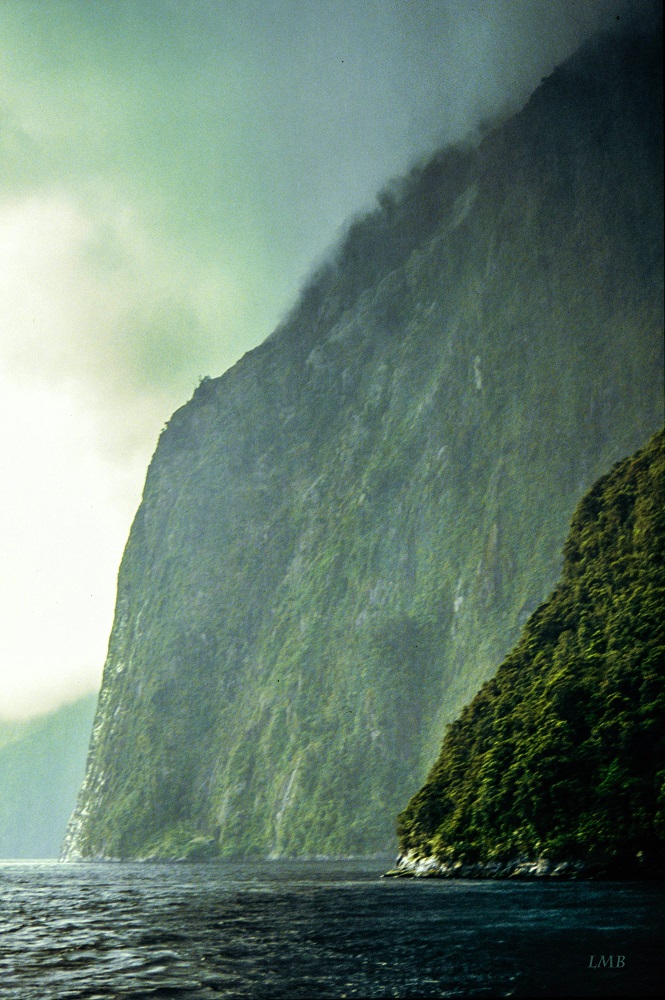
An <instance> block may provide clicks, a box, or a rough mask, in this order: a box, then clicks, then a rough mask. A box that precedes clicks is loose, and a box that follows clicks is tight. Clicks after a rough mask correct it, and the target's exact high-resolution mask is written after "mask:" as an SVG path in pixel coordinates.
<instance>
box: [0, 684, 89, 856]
mask: <svg viewBox="0 0 665 1000" xmlns="http://www.w3.org/2000/svg"><path fill="white" fill-rule="evenodd" d="M96 703H97V696H96V695H89V696H88V697H86V698H81V699H80V700H79V701H76V702H73V703H72V704H71V705H64V706H63V707H62V708H59V709H58V710H57V711H55V712H52V713H50V714H49V715H45V716H40V717H39V718H37V719H30V720H29V721H26V722H21V723H0V857H2V858H57V857H58V855H59V854H60V849H61V845H62V839H63V837H64V834H65V830H66V828H67V822H68V820H69V818H70V816H71V814H72V811H73V809H74V806H75V804H76V796H77V793H78V791H79V788H80V787H81V782H82V781H83V776H84V774H85V763H86V757H87V754H88V744H89V742H90V732H91V730H92V720H93V717H94V714H95V705H96Z"/></svg>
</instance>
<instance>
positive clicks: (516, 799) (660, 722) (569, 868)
mask: <svg viewBox="0 0 665 1000" xmlns="http://www.w3.org/2000/svg"><path fill="white" fill-rule="evenodd" d="M564 554H565V560H564V567H563V576H562V579H561V581H560V582H559V584H558V585H557V588H556V589H555V591H554V593H553V594H552V595H551V597H550V598H549V600H548V601H546V602H545V603H544V604H543V605H542V606H541V607H540V608H538V610H537V611H535V612H534V614H533V615H532V616H531V618H530V619H529V621H528V622H527V624H526V626H525V628H524V632H523V634H522V637H521V639H520V642H519V644H518V645H517V647H516V648H515V649H514V650H513V651H512V652H511V653H510V655H509V656H508V657H507V659H506V660H505V661H504V663H503V664H502V665H501V666H500V668H499V670H498V671H497V674H496V677H494V678H493V679H492V680H491V681H489V682H488V683H486V684H485V685H484V686H483V688H482V689H481V691H480V692H479V693H478V694H477V695H476V697H475V698H474V699H473V701H472V702H471V704H470V705H469V706H467V707H466V708H465V709H464V711H463V712H462V714H461V716H460V718H459V719H458V720H457V721H456V722H454V723H453V724H452V726H450V727H449V728H448V732H447V734H446V738H445V740H444V743H443V747H442V750H441V754H440V756H439V759H438V761H437V763H436V764H435V766H434V767H433V768H432V771H431V773H430V775H429V777H428V779H427V781H426V783H425V785H424V786H423V788H422V789H421V790H420V791H419V792H418V793H417V794H416V795H415V796H414V797H413V799H412V800H411V802H410V803H409V805H408V807H407V808H406V809H405V810H404V812H403V813H402V815H401V816H400V849H401V851H402V852H403V857H402V859H401V861H402V863H401V871H402V872H404V873H409V872H411V873H416V874H428V875H432V874H444V875H445V874H448V875H450V874H463V875H465V876H467V877H468V876H469V875H470V874H481V875H482V874H496V873H507V872H505V866H506V862H507V863H508V872H509V873H511V874H514V873H515V871H518V872H521V873H523V874H528V873H531V874H550V873H551V872H552V871H555V872H556V873H557V874H567V873H570V874H576V873H578V872H579V871H580V870H581V871H585V870H586V871H588V870H594V869H596V870H598V871H603V870H605V871H609V872H610V873H613V874H615V875H616V874H620V873H622V874H625V873H629V874H633V875H635V874H638V873H640V872H641V871H644V872H649V873H653V872H658V873H659V874H660V875H661V876H662V874H663V871H664V870H665V863H664V862H665V850H664V848H665V623H664V621H663V607H664V606H665V431H660V432H659V433H658V434H656V435H655V436H654V438H653V439H652V440H651V441H650V442H649V444H648V446H647V447H645V448H644V449H642V450H641V451H639V452H637V454H636V455H634V456H633V457H632V458H628V459H626V460H625V461H623V462H621V463H619V464H618V465H617V466H616V467H615V468H614V469H613V470H612V472H611V473H609V474H608V475H606V476H604V477H603V478H602V479H600V480H599V482H597V483H596V484H595V485H594V487H593V488H592V489H591V490H590V491H589V493H587V494H586V496H585V497H584V499H583V500H582V502H581V503H580V504H579V506H578V508H577V510H576V511H575V515H574V517H573V521H572V525H571V530H570V535H569V536H568V539H567V541H566V545H565V549H564ZM516 859H517V864H516V863H515V862H516ZM526 859H530V860H531V862H532V864H531V865H529V864H528V863H525V861H526ZM557 863H558V864H559V867H558V868H557V867H556V866H557Z"/></svg>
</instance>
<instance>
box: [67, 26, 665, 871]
mask: <svg viewBox="0 0 665 1000" xmlns="http://www.w3.org/2000/svg"><path fill="white" fill-rule="evenodd" d="M661 97H662V57H661V50H660V38H659V36H658V34H657V33H655V34H654V35H653V36H650V35H645V34H632V35H630V34H629V35H625V36H623V37H618V36H617V37H615V36H608V37H604V38H601V39H598V40H596V41H594V42H593V43H589V44H588V45H587V46H585V48H584V49H583V50H582V51H581V52H580V53H579V54H578V55H577V56H576V57H575V58H573V59H572V60H570V61H569V62H568V63H566V64H565V65H563V66H562V67H561V68H560V69H558V70H557V71H556V72H555V73H554V74H553V75H552V76H551V77H548V78H547V79H546V80H545V81H544V82H543V83H542V85H541V87H540V88H539V89H538V90H537V91H536V93H535V94H534V95H533V97H532V98H531V100H530V101H529V102H528V104H527V105H526V106H525V108H524V109H523V110H522V111H521V112H520V113H519V114H518V115H517V116H515V117H514V118H512V119H511V120H509V121H507V122H506V123H504V124H503V126H501V127H500V128H498V129H497V130H496V131H494V132H492V133H491V134H489V135H487V136H486V138H485V139H484V140H483V141H482V142H481V143H480V145H479V146H478V147H477V148H469V149H449V150H446V151H444V152H442V153H440V154H439V155H437V156H435V157H434V158H433V159H432V160H431V161H430V162H428V163H427V164H425V165H424V166H422V167H419V168H416V169H414V170H413V171H412V173H411V175H410V176H408V177H406V178H404V179H403V180H402V181H399V182H394V183H392V184H391V185H389V186H388V188H387V189H386V190H385V191H383V192H382V193H381V195H380V196H379V199H378V207H377V208H376V210H375V211H374V212H371V213H370V214H368V215H367V216H365V217H364V218H361V219H358V220H356V221H354V222H353V224H352V225H351V226H350V227H349V230H348V232H347V234H346V236H345V238H344V240H343V241H342V242H341V243H340V245H339V247H337V249H336V250H335V252H334V253H333V254H332V255H331V258H330V260H329V261H328V262H327V263H326V264H324V265H323V266H322V267H321V269H320V270H319V272H318V274H316V275H315V277H314V278H313V279H312V280H311V282H310V283H309V285H308V286H307V287H306V289H305V290H304V292H303V294H302V296H301V298H300V300H299V302H298V303H297V305H296V306H295V308H294V310H293V312H292V314H291V315H290V316H289V317H288V318H287V319H286V320H285V321H284V323H283V324H282V325H281V326H280V327H279V328H278V329H277V330H276V331H275V333H274V334H273V335H272V336H271V337H269V338H268V340H267V341H266V342H265V343H263V344H262V345H261V346H260V347H258V348H257V349H256V350H254V351H252V352H250V353H249V354H247V355H246V356H245V357H244V358H242V359H241V360H240V361H239V362H238V363H237V364H236V365H235V367H234V368H232V369H231V370H230V371H228V372H226V373H225V374H224V375H223V376H222V377H221V378H218V379H206V380H204V381H203V382H202V383H201V385H200V386H199V387H198V389H197V391H196V392H195V394H194V396H193V398H192V400H191V401H190V402H189V403H187V405H186V406H184V407H182V408H181V409H180V410H178V411H177V412H176V413H175V414H174V415H173V417H172V418H171V420H170V421H169V423H168V425H167V427H166V428H165V430H164V432H163V433H162V435H161V437H160V440H159V444H158V447H157V450H156V452H155V455H154V458H153V460H152V463H151V465H150V468H149V471H148V475H147V480H146V485H145V490H144V495H143V500H142V503H141V505H140V508H139V510H138V512H137V515H136V519H135V521H134V524H133V526H132V530H131V534H130V537H129V541H128V544H127V548H126V551H125V554H124V558H123V561H122V565H121V568H120V572H119V578H118V598H117V606H116V614H115V621H114V625H113V630H112V634H111V638H110V643H109V651H108V659H107V662H106V666H105V672H104V681H103V687H102V692H101V697H100V702H99V710H98V714H97V718H96V722H95V726H94V734H93V740H92V745H91V754H90V759H89V766H88V771H87V775H86V779H85V782H84V785H83V788H82V790H81V794H80V797H79V801H78V806H77V810H76V812H75V814H74V816H73V818H72V821H71V824H70V827H69V832H68V835H67V839H66V843H65V848H64V856H65V857H67V858H70V859H73V858H81V857H147V856H163V857H186V856H187V857H206V856H214V855H216V854H219V853H221V854H227V855H232V854H247V853H254V854H259V855H281V854H288V855H302V854H352V853H371V852H378V851H383V850H390V849H391V844H392V843H393V836H394V835H393V825H394V816H395V814H396V813H397V812H398V811H399V810H400V809H402V808H403V807H404V805H405V803H406V802H407V800H408V797H409V795H411V794H412V793H413V790H414V789H416V788H418V786H419V785H420V784H421V783H422V781H423V779H424V777H425V775H426V773H427V771H428V770H429V768H430V767H431V765H432V762H433V761H434V760H435V758H436V754H437V752H438V749H439V743H440V733H441V731H442V728H443V725H444V723H445V722H447V721H450V720H452V719H453V718H455V716H456V715H457V714H458V712H459V710H460V708H461V707H462V705H463V704H464V703H465V702H466V701H468V699H469V698H470V697H471V696H472V695H473V693H474V692H475V691H477V690H478V687H479V686H480V684H481V683H482V682H483V681H484V680H486V679H487V678H488V677H489V676H490V675H491V674H492V673H493V672H494V671H495V669H496V666H497V664H498V663H500V662H501V660H502V658H503V657H504V656H505V654H506V653H507V651H508V650H509V649H510V648H511V646H512V645H513V644H514V643H515V641H516V640H517V638H518V636H519V632H520V629H521V627H522V625H523V624H524V622H525V621H526V619H527V618H528V616H529V614H530V613H531V612H532V611H533V610H534V608H535V607H536V606H537V605H539V604H540V603H541V602H542V601H543V599H544V598H545V597H546V596H547V594H548V593H549V592H550V590H551V589H552V587H553V585H554V583H555V581H556V579H557V577H558V575H559V572H560V565H561V564H560V551H561V547H562V545H563V542H564V539H565V536H566V532H567V527H568V523H569V520H570V516H571V514H572V511H573V509H574V507H575V504H576V503H577V501H578V500H579V498H580V497H581V496H582V495H583V493H584V492H585V490H586V489H587V488H588V487H589V485H590V484H591V483H592V482H593V481H594V480H595V479H596V478H597V477H598V476H599V475H600V474H601V473H602V472H604V471H606V470H607V469H608V468H610V466H611V465H612V464H613V462H615V461H616V460H617V459H619V458H620V457H621V456H623V455H625V454H627V453H629V452H631V451H633V450H634V449H635V448H636V447H638V446H639V445H640V444H642V443H643V442H644V441H645V440H646V439H647V438H648V436H649V435H650V434H651V433H653V431H654V430H655V429H656V428H657V427H658V426H659V425H660V423H661V421H662V409H663V396H662V372H663V356H662V324H663V307H662V267H663V236H662V223H663V212H662V152H661V142H662V101H661Z"/></svg>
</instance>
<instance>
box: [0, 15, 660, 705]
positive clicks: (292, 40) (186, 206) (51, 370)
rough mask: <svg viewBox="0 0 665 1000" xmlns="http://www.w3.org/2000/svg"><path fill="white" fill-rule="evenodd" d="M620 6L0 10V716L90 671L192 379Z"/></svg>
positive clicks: (222, 360)
mask: <svg viewBox="0 0 665 1000" xmlns="http://www.w3.org/2000/svg"><path fill="white" fill-rule="evenodd" d="M640 2H641V0H635V2H634V3H633V5H632V6H634V7H639V6H640ZM628 6H629V7H630V6H631V5H630V4H629V5H628ZM625 7H626V5H625V4H619V3H616V2H610V0H503V2H500V0H448V2H446V0H418V2H411V0H346V2H342V0H270V2H265V0H219V2H214V0H66V2H58V0H49V2H48V3H45V2H42V0H21V2H16V0H0V38H2V43H1V46H0V81H1V83H2V88H1V90H0V94H2V98H1V99H0V414H1V419H2V435H1V437H0V468H1V469H2V477H3V482H2V493H1V497H2V504H3V516H2V518H1V519H0V560H1V562H2V576H1V577H0V581H1V583H0V586H1V588H2V592H1V594H0V616H1V620H0V716H7V717H10V716H20V715H29V714H32V713H35V712H40V711H44V710H46V709H47V708H50V707H55V706H56V705H57V704H59V703H60V702H62V701H64V700H67V699H70V698H72V697H75V696H77V695H78V694H83V693H86V692H87V691H90V690H93V689H94V688H95V686H96V685H97V684H98V682H99V678H100V674H101V668H102V664H103V660H104V654H105V646H106V640H107V637H108V632H109V629H110V624H111V616H112V611H113V600H114V591H115V575H116V571H117V566H118V562H119V559H120V555H121V552H122V547H123V545H124V541H125V539H126V536H127V532H128V529H129V524H130V521H131V518H132V516H133V513H134V510H135V508H136V505H137V503H138V501H139V498H140V491H141V486H142V482H143V477H144V475H145V468H146V465H147V462H148V460H149V458H150V455H151V453H152V451H153V449H154V445H155V442H156V439H157V435H158V433H159V430H160V428H161V426H162V425H163V424H164V422H165V420H167V419H168V417H169V415H170V413H171V412H172V410H173V409H175V407H177V406H178V405H180V404H181V403H182V402H184V401H185V400H186V399H187V398H188V397H189V396H190V395H191V393H192V390H193V389H194V387H195V385H196V383H197V381H198V378H199V376H201V375H204V374H211V375H217V374H220V373H221V372H222V371H223V370H224V369H225V368H227V367H228V366H229V365H231V364H233V362H234V361H235V360H236V359H237V358H238V357H239V356H240V355H241V354H242V353H243V352H244V351H246V350H247V349H248V348H250V347H252V346H254V345H256V344H257V343H259V342H260V341H261V340H263V339H264V337H265V336H267V335H268V334H269V333H270V331H271V329H272V328H273V327H274V325H275V323H276V322H277V321H278V320H279V318H280V316H281V315H282V314H283V313H284V312H285V311H286V310H287V309H288V307H289V305H290V304H291V302H292V300H293V298H294V296H295V295H296V293H297V289H298V287H299V283H300V282H301V281H302V279H303V277H304V276H305V275H306V273H307V272H308V271H309V270H310V269H311V267H312V266H313V264H314V263H315V262H316V260H317V258H319V257H320V255H321V254H322V253H323V252H324V251H325V248H326V247H327V246H328V245H329V243H330V241H331V240H332V239H334V237H335V235H336V234H337V232H338V231H339V227H340V226H341V225H342V224H343V222H344V220H345V219H347V218H348V217H349V215H351V214H352V213H354V212H356V211H358V210H361V209H362V208H363V207H370V206H371V203H372V200H373V198H374V195H375V194H376V192H377V190H378V189H379V187H381V185H382V184H383V183H384V182H385V181H387V180H388V178H389V177H391V176H392V175H394V174H396V173H399V172H401V171H404V170H405V169H406V168H407V167H408V166H409V164H410V163H411V162H412V161H413V159H414V158H416V157H420V156H422V155H424V154H426V153H427V152H428V151H430V150H432V149H433V148H435V147H437V146H438V145H441V144H444V143H445V142H447V141H450V140H452V139H458V138H461V137H463V136H465V135H467V134H469V133H472V132H473V131H474V130H475V129H477V127H478V125H479V123H480V122H482V121H483V120H485V119H487V118H489V117H492V116H493V115H495V114H497V113H501V112H504V111H505V110H506V109H510V108H515V107H516V106H518V105H519V103H520V102H521V101H522V100H523V99H524V98H525V97H526V96H527V95H528V93H529V92H530V91H531V90H532V89H533V88H534V87H535V86H536V85H537V84H538V83H539V81H540V78H541V76H543V75H545V74H546V73H548V72H550V70H551V69H552V68H553V66H554V65H555V64H556V63H557V62H559V61H561V60H562V59H563V58H564V57H565V56H566V55H567V54H568V53H570V52H571V51H572V50H573V49H574V48H576V47H577V45H578V44H579V42H580V41H581V40H582V39H583V38H584V37H585V36H586V35H588V34H589V33H590V32H591V31H593V30H595V29H596V28H598V27H600V26H603V25H606V24H610V23H612V22H613V21H614V20H615V19H616V13H617V11H618V10H622V11H623V10H624V8H625Z"/></svg>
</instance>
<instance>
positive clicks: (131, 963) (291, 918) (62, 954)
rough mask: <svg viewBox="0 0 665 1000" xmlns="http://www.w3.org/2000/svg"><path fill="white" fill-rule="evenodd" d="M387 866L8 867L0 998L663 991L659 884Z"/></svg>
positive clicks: (1, 887) (0, 921)
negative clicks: (604, 960)
mask: <svg viewBox="0 0 665 1000" xmlns="http://www.w3.org/2000/svg"><path fill="white" fill-rule="evenodd" d="M385 864H386V863H385V862H384V863H381V864H380V863H377V862H367V861H365V862H279V861H276V862H265V863H264V862H262V863H256V864H250V863H243V864H210V865H167V864H163V865H162V864H156V865H146V864H144V865H119V864H114V865H111V864H106V865H104V864H89V865H88V864H85V865H60V864H57V863H52V862H42V863H39V862H36V863H0V997H2V998H3V1000H33V998H34V1000H51V998H65V997H72V998H85V1000H94V998H104V1000H107V998H111V997H122V998H126V997H134V998H142V997H155V998H167V997H168V998H174V1000H181V998H191V1000H204V998H208V1000H210V998H219V997H256V998H269V1000H273V998H279V997H284V998H288V1000H296V998H301V997H302V998H313V997H332V998H337V997H340V998H341V997H361V998H362V997H442V996H453V997H459V996H461V997H466V996H479V997H481V996H511V995H514V996H580V995H587V996H629V995H636V996H656V995H659V992H660V987H661V985H662V982H663V972H664V971H665V969H664V966H663V959H662V941H663V897H662V890H661V887H660V886H656V885H640V884H636V883H630V884H620V883H604V884H603V883H596V884H593V883H585V884H582V883H580V884H575V883H564V884H551V883H542V884H541V883H533V882H529V883H524V882H522V883H510V882H464V881H459V882H443V881H425V882H423V881H411V880H394V879H381V878H379V875H380V874H381V872H382V871H383V870H385ZM592 954H593V955H595V956H600V955H606V956H609V955H610V954H611V955H614V956H617V955H623V956H625V958H624V964H623V966H622V967H621V968H613V969H610V968H609V967H606V968H598V969H589V968H588V965H589V960H590V959H589V956H590V955H592ZM596 961H597V960H596ZM615 962H616V959H615Z"/></svg>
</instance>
